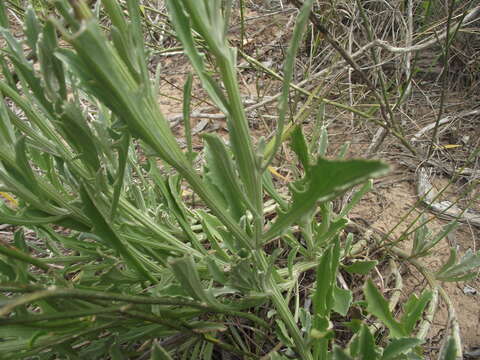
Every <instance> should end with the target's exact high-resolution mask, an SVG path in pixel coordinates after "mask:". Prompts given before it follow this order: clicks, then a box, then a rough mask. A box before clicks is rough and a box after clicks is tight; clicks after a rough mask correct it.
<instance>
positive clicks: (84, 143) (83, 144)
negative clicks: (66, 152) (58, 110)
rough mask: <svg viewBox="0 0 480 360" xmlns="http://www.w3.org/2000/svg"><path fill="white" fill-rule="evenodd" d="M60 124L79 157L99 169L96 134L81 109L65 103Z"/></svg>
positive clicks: (95, 169)
mask: <svg viewBox="0 0 480 360" xmlns="http://www.w3.org/2000/svg"><path fill="white" fill-rule="evenodd" d="M63 111H64V112H63V115H62V122H61V123H60V126H61V127H62V129H63V130H64V131H65V135H66V137H67V139H68V140H69V143H70V144H71V145H72V146H73V147H75V149H76V150H77V151H78V153H79V157H80V158H81V159H82V160H83V161H84V162H85V165H88V166H90V167H91V168H92V170H93V171H97V170H98V169H99V167H100V160H99V154H98V151H97V146H96V144H95V142H94V140H93V139H94V136H93V133H92V131H91V130H90V128H89V127H88V124H87V122H86V120H85V117H84V115H83V114H82V112H81V110H80V109H79V108H78V107H77V106H76V105H74V104H72V103H67V104H65V105H64V108H63Z"/></svg>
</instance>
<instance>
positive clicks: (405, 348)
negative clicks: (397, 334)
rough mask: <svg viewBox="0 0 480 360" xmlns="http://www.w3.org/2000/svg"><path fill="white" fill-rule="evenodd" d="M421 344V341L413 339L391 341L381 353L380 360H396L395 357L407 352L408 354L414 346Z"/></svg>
mask: <svg viewBox="0 0 480 360" xmlns="http://www.w3.org/2000/svg"><path fill="white" fill-rule="evenodd" d="M423 342H424V341H423V340H421V339H415V338H400V339H393V340H392V341H390V344H388V345H387V347H386V348H385V350H384V351H383V356H382V360H393V359H396V358H397V356H399V355H402V354H406V353H407V352H409V351H410V350H412V349H413V348H415V347H416V346H419V345H420V344H422V343H423Z"/></svg>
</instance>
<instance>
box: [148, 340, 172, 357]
mask: <svg viewBox="0 0 480 360" xmlns="http://www.w3.org/2000/svg"><path fill="white" fill-rule="evenodd" d="M150 360H173V358H172V357H171V356H170V354H169V353H168V352H167V350H165V349H164V348H163V347H162V346H160V345H159V344H158V343H156V342H154V343H153V345H152V354H151V355H150Z"/></svg>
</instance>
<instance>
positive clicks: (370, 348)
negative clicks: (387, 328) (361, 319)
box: [358, 324, 377, 360]
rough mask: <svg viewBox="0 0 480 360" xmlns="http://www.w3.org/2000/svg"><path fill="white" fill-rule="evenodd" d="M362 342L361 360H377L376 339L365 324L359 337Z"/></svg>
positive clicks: (360, 343)
mask: <svg viewBox="0 0 480 360" xmlns="http://www.w3.org/2000/svg"><path fill="white" fill-rule="evenodd" d="M358 336H359V339H360V342H359V346H360V359H361V360H375V359H376V358H377V353H376V351H375V339H374V338H373V335H372V333H371V332H370V330H369V329H368V326H367V325H365V324H363V325H362V328H361V330H360V334H359V335H358Z"/></svg>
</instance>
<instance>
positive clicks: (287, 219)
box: [264, 158, 388, 241]
mask: <svg viewBox="0 0 480 360" xmlns="http://www.w3.org/2000/svg"><path fill="white" fill-rule="evenodd" d="M387 171H388V166H387V165H386V164H384V163H382V162H379V161H368V160H344V161H342V160H326V159H322V158H319V159H318V161H317V163H316V165H313V166H312V167H311V171H310V173H309V174H307V175H306V177H305V179H304V180H303V181H302V185H303V187H304V189H303V190H294V191H293V196H292V197H293V204H292V206H291V207H290V209H289V210H288V211H287V212H286V213H282V214H280V215H279V217H278V218H277V220H276V221H275V223H274V224H273V225H272V227H271V228H270V229H269V230H268V231H267V233H266V234H265V235H264V241H268V240H271V239H273V238H275V237H276V236H278V235H280V234H281V233H283V232H284V231H285V230H286V229H287V228H288V226H290V225H291V224H292V223H294V222H295V221H298V220H299V219H300V218H301V217H302V216H303V215H305V214H306V213H308V212H309V211H311V210H312V209H313V208H314V207H315V206H316V205H317V202H319V201H320V202H325V201H328V200H331V199H334V198H336V197H337V196H339V195H340V194H342V193H343V192H345V191H347V190H348V189H349V188H351V187H353V186H355V185H357V184H360V183H362V182H364V181H365V180H367V179H368V178H371V177H376V176H380V175H383V174H385V173H386V172H387Z"/></svg>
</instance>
